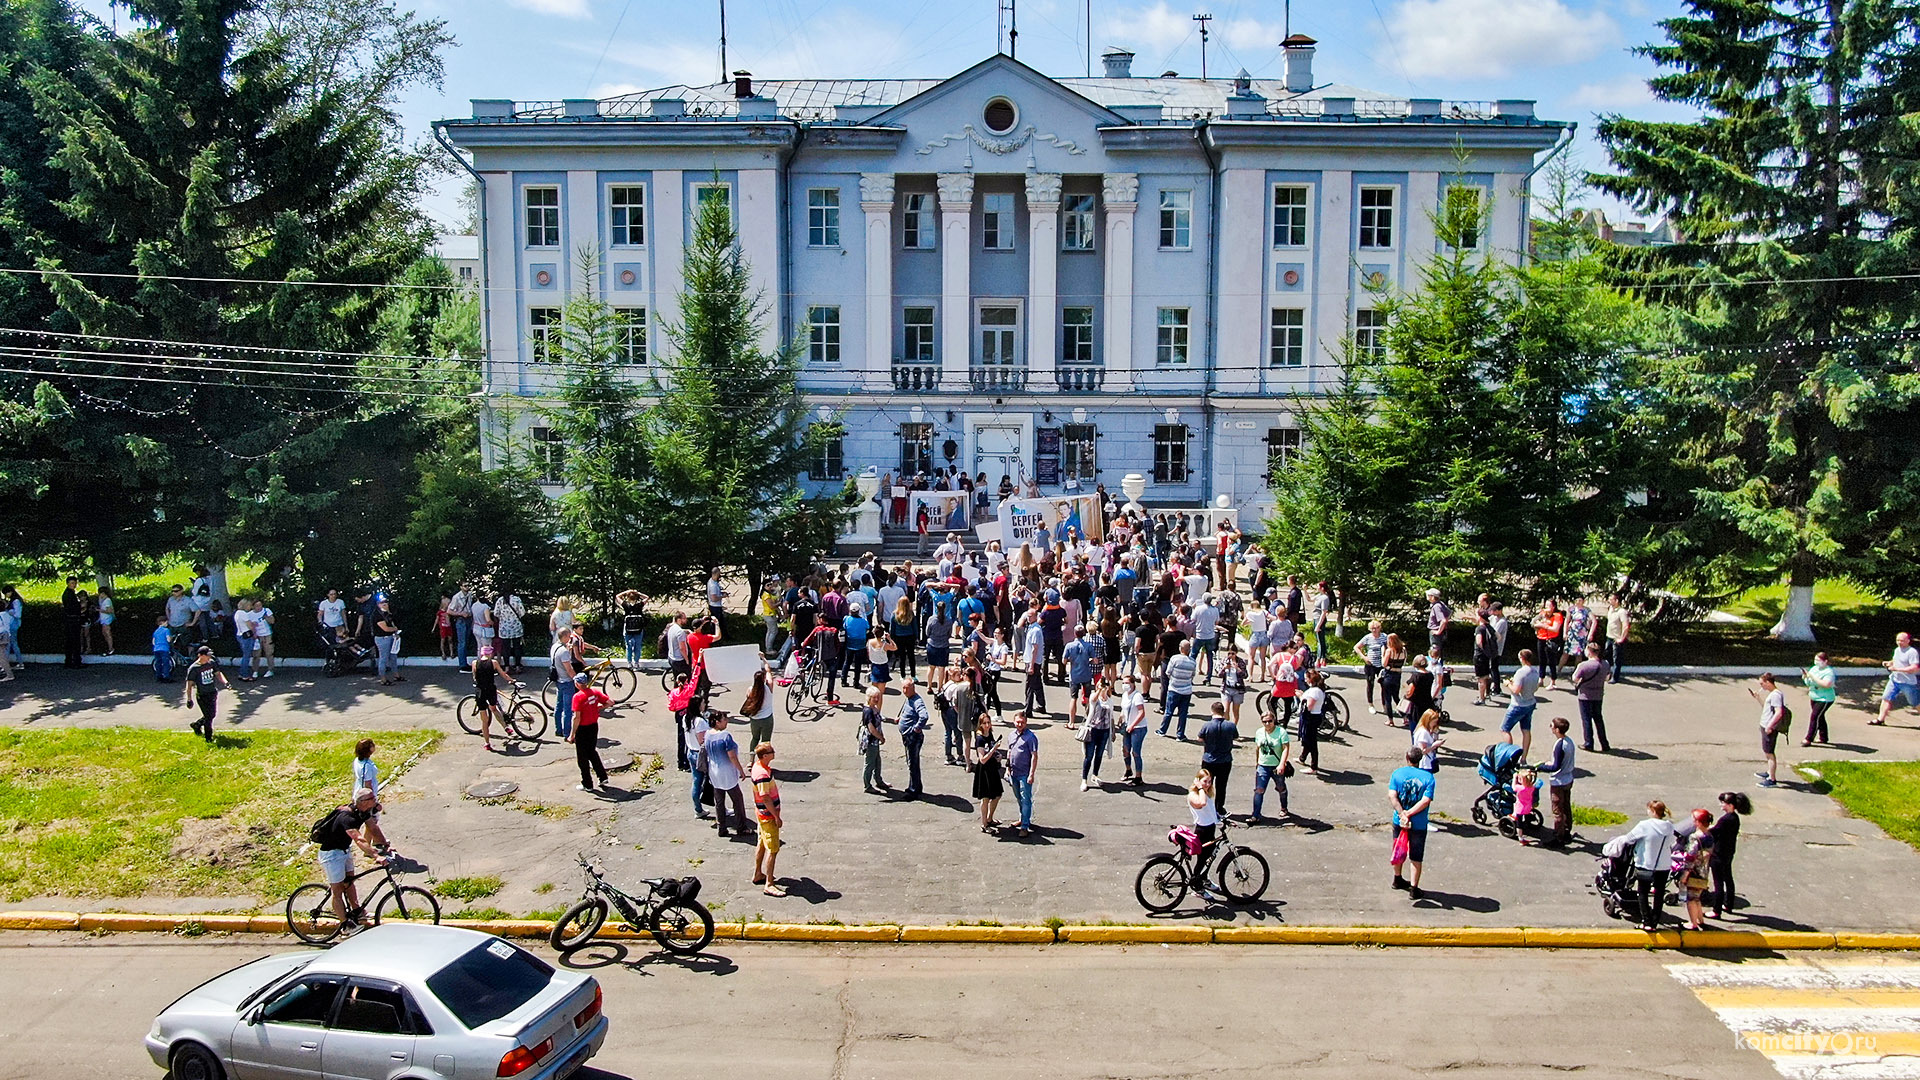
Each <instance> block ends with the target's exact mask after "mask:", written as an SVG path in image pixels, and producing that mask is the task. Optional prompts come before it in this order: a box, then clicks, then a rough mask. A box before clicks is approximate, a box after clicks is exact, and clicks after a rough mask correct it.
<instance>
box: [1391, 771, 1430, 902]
mask: <svg viewBox="0 0 1920 1080" xmlns="http://www.w3.org/2000/svg"><path fill="white" fill-rule="evenodd" d="M1421 756H1422V751H1421V750H1420V748H1419V747H1417V746H1413V747H1408V748H1407V763H1406V764H1405V765H1402V766H1400V767H1399V768H1397V769H1395V770H1393V775H1391V776H1389V777H1387V798H1388V799H1389V800H1390V801H1391V802H1392V803H1393V826H1394V828H1395V829H1397V830H1400V831H1402V832H1404V833H1405V834H1406V837H1407V856H1406V859H1405V860H1404V861H1401V862H1396V863H1394V864H1393V887H1394V888H1396V889H1405V890H1407V892H1408V894H1409V895H1411V896H1412V898H1413V899H1415V900H1418V899H1420V872H1421V870H1422V869H1423V868H1424V864H1425V863H1426V861H1427V825H1428V821H1427V810H1428V809H1429V808H1431V807H1432V806H1433V796H1434V774H1433V773H1430V772H1428V771H1427V770H1425V769H1423V768H1421V767H1420V758H1421ZM1409 867H1410V868H1411V869H1409Z"/></svg>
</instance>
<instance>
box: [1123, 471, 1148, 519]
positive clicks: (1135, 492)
mask: <svg viewBox="0 0 1920 1080" xmlns="http://www.w3.org/2000/svg"><path fill="white" fill-rule="evenodd" d="M1120 490H1121V492H1122V493H1124V494H1125V495H1126V497H1127V506H1126V508H1127V509H1128V510H1130V511H1132V512H1133V513H1136V514H1144V513H1146V508H1145V507H1143V506H1141V505H1140V496H1142V495H1145V494H1146V493H1147V478H1146V477H1144V476H1141V475H1140V474H1139V473H1137V472H1135V473H1128V474H1127V475H1125V476H1123V477H1121V478H1120Z"/></svg>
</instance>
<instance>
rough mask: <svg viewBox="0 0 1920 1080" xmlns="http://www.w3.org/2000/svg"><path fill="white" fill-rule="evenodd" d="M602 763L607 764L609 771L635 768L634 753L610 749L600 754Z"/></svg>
mask: <svg viewBox="0 0 1920 1080" xmlns="http://www.w3.org/2000/svg"><path fill="white" fill-rule="evenodd" d="M600 764H602V765H605V766H606V767H607V771H608V772H619V771H621V770H622V769H631V768H633V755H632V754H629V753H627V752H626V751H625V750H609V751H607V752H606V753H604V754H601V755H600Z"/></svg>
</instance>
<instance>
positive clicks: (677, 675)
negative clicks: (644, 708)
mask: <svg viewBox="0 0 1920 1080" xmlns="http://www.w3.org/2000/svg"><path fill="white" fill-rule="evenodd" d="M686 681H687V677H686V675H684V674H682V673H681V672H678V671H675V670H673V669H672V668H668V669H667V670H665V671H663V672H661V673H660V689H662V690H665V691H666V692H667V693H669V694H671V693H673V692H674V691H675V690H678V689H680V684H681V683H684V682H686Z"/></svg>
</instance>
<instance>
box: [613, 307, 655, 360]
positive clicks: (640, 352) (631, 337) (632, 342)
mask: <svg viewBox="0 0 1920 1080" xmlns="http://www.w3.org/2000/svg"><path fill="white" fill-rule="evenodd" d="M613 329H614V340H615V342H616V343H617V344H618V346H619V349H620V356H621V358H622V359H624V360H625V361H626V362H627V363H629V364H634V365H644V364H645V363H646V362H647V309H646V308H643V307H619V308H614V309H613Z"/></svg>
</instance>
